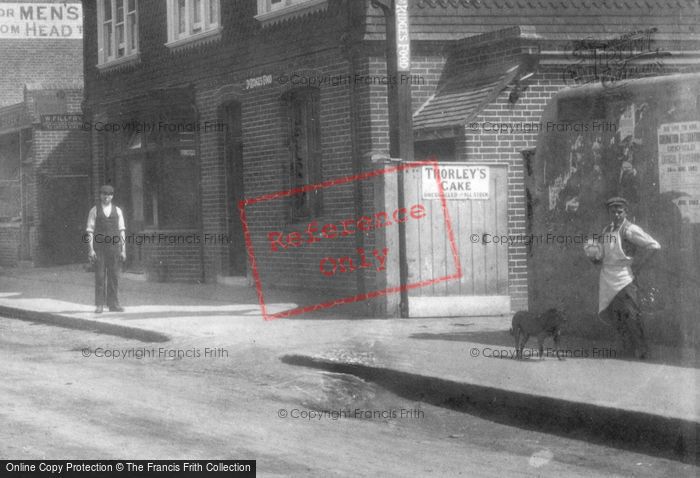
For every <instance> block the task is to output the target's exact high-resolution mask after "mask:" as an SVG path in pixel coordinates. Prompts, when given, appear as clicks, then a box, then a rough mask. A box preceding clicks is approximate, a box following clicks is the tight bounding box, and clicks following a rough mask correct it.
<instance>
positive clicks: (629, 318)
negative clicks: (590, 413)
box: [592, 196, 661, 359]
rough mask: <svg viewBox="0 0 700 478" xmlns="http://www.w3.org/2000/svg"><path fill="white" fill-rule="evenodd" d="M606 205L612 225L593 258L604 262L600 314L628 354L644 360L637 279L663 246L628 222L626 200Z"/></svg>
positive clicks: (645, 344) (613, 200)
mask: <svg viewBox="0 0 700 478" xmlns="http://www.w3.org/2000/svg"><path fill="white" fill-rule="evenodd" d="M605 204H606V205H607V206H608V212H609V213H610V221H611V223H610V225H609V226H607V227H606V228H605V229H604V230H603V234H602V235H601V238H600V240H599V241H598V243H599V247H600V249H601V251H600V252H601V254H600V255H599V256H597V257H595V258H593V259H592V260H593V262H594V263H596V264H600V263H602V268H601V270H600V283H599V290H598V313H599V314H601V315H603V314H605V315H607V316H608V317H609V318H610V320H611V322H612V324H613V325H614V327H615V329H616V331H617V333H618V335H619V337H620V339H621V340H622V344H623V348H624V350H625V353H633V354H634V355H635V356H636V357H637V358H641V359H643V358H646V355H647V353H648V349H647V343H646V340H645V338H644V329H643V328H642V321H641V311H640V308H639V298H638V296H637V284H636V280H635V278H636V275H637V274H638V273H639V270H640V269H641V268H642V267H643V266H644V265H645V264H646V263H647V261H649V259H651V257H652V256H653V255H654V254H655V253H656V251H658V250H659V249H661V246H660V245H659V243H658V242H656V240H655V239H654V238H653V237H651V236H650V235H649V234H647V233H646V232H644V231H643V230H642V228H641V227H639V226H637V225H636V224H632V223H631V222H630V221H629V219H627V206H628V204H627V200H626V199H625V198H623V197H619V196H616V197H612V198H610V199H608V200H607V201H606V202H605ZM601 256H602V257H601Z"/></svg>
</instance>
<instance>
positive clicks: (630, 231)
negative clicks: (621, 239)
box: [625, 224, 661, 249]
mask: <svg viewBox="0 0 700 478" xmlns="http://www.w3.org/2000/svg"><path fill="white" fill-rule="evenodd" d="M625 235H626V236H627V237H626V238H627V240H628V241H630V242H631V243H633V244H634V245H635V246H637V247H642V248H644V249H661V245H660V244H659V243H658V242H657V241H656V239H654V238H653V237H651V236H650V235H649V234H647V233H646V232H644V230H643V229H642V228H641V227H639V226H637V225H636V224H630V226H629V227H628V228H627V231H626V233H625Z"/></svg>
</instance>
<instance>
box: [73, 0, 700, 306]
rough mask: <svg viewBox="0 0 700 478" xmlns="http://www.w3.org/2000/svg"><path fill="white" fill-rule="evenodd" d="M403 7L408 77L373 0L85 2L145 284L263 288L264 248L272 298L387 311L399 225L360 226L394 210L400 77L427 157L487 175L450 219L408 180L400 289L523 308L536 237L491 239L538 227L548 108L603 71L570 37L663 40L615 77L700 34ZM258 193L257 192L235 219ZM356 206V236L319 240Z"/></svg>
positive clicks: (95, 87) (650, 65)
mask: <svg viewBox="0 0 700 478" xmlns="http://www.w3.org/2000/svg"><path fill="white" fill-rule="evenodd" d="M409 3H410V31H411V70H410V75H407V76H405V77H403V78H399V77H392V76H390V75H387V70H386V61H385V45H384V43H385V42H384V33H383V32H384V16H383V14H382V10H381V9H379V8H376V7H375V6H374V5H373V4H372V2H370V1H366V2H365V1H334V0H305V1H304V0H298V1H271V0H260V1H258V2H257V3H256V2H250V1H248V2H245V1H231V2H217V1H216V0H202V1H195V0H186V1H180V2H175V1H167V2H137V1H135V0H133V1H127V2H120V1H116V0H112V1H109V0H108V1H103V2H97V3H96V4H95V3H93V2H84V3H83V10H84V15H85V35H84V50H85V65H86V67H85V81H86V101H85V106H86V121H88V122H89V123H90V130H91V133H90V134H91V140H90V141H91V148H92V153H93V181H92V183H93V193H94V194H96V191H97V189H96V188H97V187H98V185H99V184H101V183H105V182H106V183H110V184H114V185H115V187H116V189H117V192H116V197H115V202H116V203H117V204H119V205H120V206H122V207H123V208H124V209H125V212H126V213H127V229H128V231H127V232H128V237H130V238H131V239H128V241H129V242H128V248H129V250H130V252H129V253H128V256H129V264H128V267H129V268H130V269H131V270H132V271H135V272H141V273H144V274H145V275H147V276H148V277H149V278H150V279H151V280H165V281H202V282H217V281H228V280H229V279H231V278H233V279H234V280H235V278H241V280H245V278H248V280H251V281H252V280H253V279H254V275H255V274H253V271H252V268H251V265H252V259H254V260H255V266H256V269H257V273H258V276H259V277H258V278H259V281H258V282H257V285H259V286H262V287H261V288H262V289H263V292H264V290H265V289H266V288H290V289H295V290H300V297H301V296H302V295H311V296H313V297H311V298H306V299H301V298H300V300H299V303H300V304H307V305H310V304H312V303H313V301H317V303H321V302H325V303H331V302H332V301H334V300H341V299H343V298H347V297H357V296H361V297H365V298H371V300H368V301H362V303H363V304H365V303H366V304H369V306H368V307H369V308H368V309H363V311H364V312H368V313H372V314H376V315H395V314H396V313H397V303H398V297H397V294H376V292H377V291H386V290H387V289H392V288H396V287H397V286H398V285H399V284H398V276H399V274H398V271H399V264H398V254H397V253H396V247H397V241H398V240H397V230H396V228H395V227H367V228H362V227H361V226H360V224H359V223H358V222H357V221H358V220H360V219H361V218H363V217H365V216H370V217H374V216H375V215H377V214H381V213H387V212H388V213H389V214H390V213H391V212H392V211H394V210H395V209H396V202H395V201H396V176H395V175H394V174H393V171H392V167H394V163H392V162H391V161H390V160H389V161H387V160H386V159H378V158H387V157H388V156H389V155H388V151H389V124H388V110H387V83H388V82H392V81H393V82H397V81H404V82H409V83H410V85H411V96H412V110H413V112H414V114H413V133H414V139H415V149H414V158H415V159H417V160H420V159H426V158H435V159H437V160H438V161H439V162H440V164H441V165H442V164H444V165H445V167H444V170H445V171H449V170H453V171H456V170H458V169H460V168H461V170H469V171H473V172H476V171H479V172H481V171H485V172H486V177H488V180H487V181H486V182H485V183H483V184H482V186H483V187H485V188H486V196H483V197H482V198H476V197H474V196H471V197H469V195H467V194H464V195H462V196H460V195H459V191H457V196H454V197H453V198H451V199H450V198H448V200H447V206H446V209H447V211H448V214H449V217H450V218H451V219H452V222H451V226H450V227H449V228H448V227H447V226H446V221H445V216H444V212H442V208H441V207H440V206H439V205H440V203H439V199H435V198H432V199H430V198H429V196H426V194H423V182H424V181H425V177H426V176H425V175H427V174H429V173H428V172H426V171H425V170H421V169H419V168H417V169H415V170H414V171H410V172H409V171H407V172H406V175H405V176H406V187H405V189H406V200H407V206H413V205H416V204H422V205H423V206H425V208H426V218H428V217H429V218H430V220H429V221H428V220H423V219H421V220H420V221H414V222H413V223H410V222H407V228H408V234H407V236H408V237H407V239H408V243H407V262H408V282H409V283H411V284H417V283H421V284H425V285H424V286H422V287H415V288H412V289H411V292H410V294H409V295H410V297H411V299H412V307H411V308H412V309H413V310H414V315H452V314H454V315H469V314H479V315H481V314H495V313H507V312H508V311H510V310H512V309H522V308H526V307H527V302H528V275H527V273H528V265H527V262H528V246H527V244H526V243H524V242H523V241H516V240H513V241H501V242H499V243H494V242H493V241H491V242H489V240H488V238H489V237H491V238H493V237H497V238H499V239H500V238H501V237H506V238H508V237H517V236H519V235H520V236H522V235H526V234H528V232H529V231H528V227H529V223H528V202H527V192H526V183H527V177H528V174H527V169H528V160H529V158H531V157H532V152H533V150H534V149H535V147H536V145H537V135H538V133H539V131H540V128H541V126H540V125H539V122H540V116H541V114H542V111H543V109H544V107H545V105H546V103H547V102H548V101H549V99H550V98H552V97H553V96H554V95H555V94H556V93H557V92H558V91H560V90H561V89H563V88H566V87H572V86H577V84H580V83H585V82H590V81H601V78H600V76H601V75H600V74H599V72H598V71H597V70H596V69H595V66H594V67H593V69H591V68H590V65H589V64H588V63H589V61H588V60H589V58H588V57H587V56H586V55H583V56H582V54H581V50H582V49H585V48H589V49H590V47H591V45H582V44H580V43H576V41H578V40H585V39H586V38H587V36H589V34H590V33H591V32H595V31H600V34H601V38H608V39H609V40H607V41H608V43H609V44H610V45H613V44H614V45H618V44H619V43H620V42H623V41H624V40H625V39H628V37H626V36H625V35H631V37H629V38H632V37H634V38H635V39H636V38H638V37H640V38H641V37H644V38H651V39H652V40H651V41H653V42H654V44H653V48H652V47H651V46H650V45H649V44H643V43H641V42H640V43H639V44H635V45H632V47H631V48H632V51H633V53H634V52H636V50H634V49H635V48H636V49H644V48H647V49H648V50H649V51H647V52H646V53H649V54H648V55H647V56H646V57H645V59H643V60H639V59H637V60H635V61H628V62H625V63H624V65H625V66H624V67H622V66H620V67H619V68H617V69H615V70H614V71H612V72H610V71H608V73H607V74H608V75H613V76H615V79H616V81H617V80H623V79H624V78H622V76H624V75H633V76H640V75H641V76H648V75H658V74H667V73H670V72H673V71H680V70H682V71H684V70H687V69H692V68H694V65H695V64H696V61H695V60H696V59H697V55H696V50H697V48H696V47H697V40H696V39H695V37H694V36H693V35H692V33H691V30H690V23H688V25H684V24H683V23H681V24H678V18H679V13H686V14H691V13H692V12H694V11H695V10H694V9H695V8H696V7H695V6H693V4H692V2H676V3H674V4H673V5H670V4H669V5H666V3H663V4H662V3H661V2H656V3H655V4H654V5H655V6H654V7H653V8H654V9H656V10H655V12H654V14H653V15H652V14H650V13H649V12H648V11H647V10H646V9H645V10H643V11H642V10H639V8H638V7H635V6H628V5H626V4H624V5H619V6H618V5H614V4H604V5H603V4H600V5H596V6H595V7H593V8H592V9H588V10H585V11H584V10H580V9H578V8H577V7H575V6H574V2H558V3H557V5H559V4H562V5H563V4H566V5H567V6H568V7H570V8H568V9H566V10H562V11H558V12H554V11H553V10H552V9H551V8H549V7H548V6H547V5H543V4H541V2H532V3H533V5H530V6H528V5H529V3H530V2H500V1H496V0H484V1H481V2H466V1H465V2H440V1H428V0H421V1H417V2H409ZM521 3H522V4H523V5H521ZM525 3H528V5H525ZM635 9H637V10H639V11H636V10H635ZM592 11H593V13H595V15H592V14H591V12H592ZM555 13H556V14H558V15H560V16H561V15H562V14H563V15H564V16H566V15H568V16H570V17H571V21H569V22H553V18H554V16H555ZM695 13H697V12H695ZM447 18H450V19H455V18H458V19H459V20H460V21H451V22H446V21H445V20H446V19H447ZM652 21H654V22H657V23H658V25H652V24H651V22H652ZM689 21H690V20H689ZM664 22H666V23H664ZM513 25H516V26H513ZM517 25H520V26H517ZM596 29H597V30H596ZM679 29H680V30H679ZM684 29H685V30H684ZM686 30H687V34H685V33H684V32H685V31H686ZM679 31H680V32H681V33H680V34H679ZM602 45H603V46H602V48H606V45H607V44H606V43H605V41H603V44H602ZM595 48H598V49H600V48H601V46H600V45H599V46H596V47H595ZM659 51H664V52H668V53H669V55H667V56H663V57H660V56H659V55H658V52H659ZM632 63H634V65H635V68H636V69H635V70H634V71H633V69H632V68H631V65H632ZM622 64H623V63H619V62H618V65H622ZM618 70H619V71H618ZM606 78H607V77H606ZM441 167H442V166H441ZM465 168H466V169H465ZM479 168H480V169H479ZM377 170H385V171H386V173H385V174H377V175H374V176H372V175H368V173H370V172H372V171H377ZM438 174H440V173H438ZM343 178H345V179H347V178H355V179H354V180H344V179H343ZM454 183H455V186H454V187H456V188H459V187H460V186H459V185H458V184H457V183H458V182H457V181H455V182H454ZM314 184H324V186H323V187H318V188H310V187H309V186H311V185H314ZM289 191H297V192H296V193H289ZM256 198H257V199H256ZM260 198H266V200H259V199H260ZM246 199H247V200H253V199H256V200H255V201H252V202H249V203H248V204H247V205H245V207H244V208H243V209H244V214H245V215H244V217H243V219H245V221H242V216H241V211H240V209H239V203H240V201H241V200H246ZM349 219H354V220H355V227H354V232H352V233H350V232H349V233H348V234H345V235H343V234H342V233H341V234H339V235H338V236H337V237H336V236H334V237H333V238H332V240H331V239H329V238H328V237H325V236H323V232H322V228H323V226H324V225H326V224H336V225H337V224H342V222H343V221H346V220H349ZM246 228H247V231H248V233H249V241H250V244H251V245H252V246H253V248H252V257H251V256H249V252H251V250H250V249H249V250H248V251H246V237H245V229H246ZM314 228H318V229H319V230H318V231H316V232H314ZM449 229H451V230H452V235H451V237H452V239H454V241H452V240H451V239H450V234H449ZM308 231H311V233H309V232H308ZM360 232H361V233H360ZM304 233H306V234H307V236H305V237H308V238H310V240H309V241H307V242H305V243H303V244H304V245H301V244H302V243H300V245H299V246H297V245H295V244H296V243H297V242H298V241H299V240H300V239H298V237H297V235H296V234H299V237H301V236H303V235H304ZM475 233H476V234H478V236H479V237H478V240H477V241H474V240H472V238H471V235H472V234H475ZM314 234H315V235H314ZM280 238H284V240H281V239H280ZM315 238H316V239H319V240H318V241H317V240H315ZM320 239H324V240H320ZM290 241H291V242H290ZM385 251H386V252H385ZM455 252H456V253H455ZM370 256H373V257H374V259H373V260H372V263H371V264H370V262H371V261H370V259H368V257H370ZM455 256H457V257H459V258H460V266H461V269H462V274H461V277H459V278H455V279H454V280H436V279H440V278H444V277H447V276H450V275H452V274H454V273H455V272H457V271H458V269H457V265H456V263H455V260H454V258H455ZM363 257H364V258H365V259H363ZM329 258H332V259H333V261H334V262H331V261H330V260H329ZM343 258H347V259H343ZM341 259H342V261H341ZM343 261H344V262H343ZM351 261H352V262H351ZM360 265H362V266H361V267H360ZM445 297H449V300H446V299H445ZM305 300H306V302H304V301H305ZM309 301H310V302H309ZM445 304H452V305H450V306H449V307H447V308H445ZM454 304H457V305H456V306H454Z"/></svg>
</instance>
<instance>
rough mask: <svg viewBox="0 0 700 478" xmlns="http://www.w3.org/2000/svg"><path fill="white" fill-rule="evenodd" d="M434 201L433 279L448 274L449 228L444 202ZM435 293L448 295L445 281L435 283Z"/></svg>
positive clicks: (436, 294)
mask: <svg viewBox="0 0 700 478" xmlns="http://www.w3.org/2000/svg"><path fill="white" fill-rule="evenodd" d="M431 202H432V203H433V228H432V229H433V253H432V256H433V277H432V278H433V279H437V278H440V277H444V276H445V275H447V267H446V259H447V257H446V252H447V251H446V249H445V244H446V243H447V237H446V236H447V228H446V227H445V214H444V212H443V210H442V202H441V201H440V200H434V201H431ZM433 295H435V296H444V295H447V284H445V282H444V281H443V282H437V283H435V284H433Z"/></svg>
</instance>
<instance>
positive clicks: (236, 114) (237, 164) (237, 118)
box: [224, 102, 247, 276]
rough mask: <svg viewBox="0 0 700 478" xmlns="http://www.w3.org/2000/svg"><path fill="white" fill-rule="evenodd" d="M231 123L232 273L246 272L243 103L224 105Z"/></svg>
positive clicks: (227, 159) (227, 160)
mask: <svg viewBox="0 0 700 478" xmlns="http://www.w3.org/2000/svg"><path fill="white" fill-rule="evenodd" d="M224 122H225V124H226V125H227V128H226V138H225V144H224V166H225V168H226V214H227V224H228V231H227V233H228V239H229V242H228V263H227V264H226V268H225V272H226V273H227V275H229V276H245V275H246V262H247V255H246V249H245V238H244V235H243V224H242V223H241V218H240V215H239V212H238V202H239V201H241V200H243V198H244V193H243V128H242V123H241V105H240V103H238V102H233V103H229V104H227V105H226V106H225V107H224Z"/></svg>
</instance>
